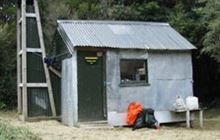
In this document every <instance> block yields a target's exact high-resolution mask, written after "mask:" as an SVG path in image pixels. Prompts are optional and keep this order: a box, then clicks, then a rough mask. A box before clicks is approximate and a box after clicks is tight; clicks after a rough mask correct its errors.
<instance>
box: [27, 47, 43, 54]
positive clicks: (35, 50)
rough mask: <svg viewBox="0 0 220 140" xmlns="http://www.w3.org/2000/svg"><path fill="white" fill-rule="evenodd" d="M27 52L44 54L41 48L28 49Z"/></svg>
mask: <svg viewBox="0 0 220 140" xmlns="http://www.w3.org/2000/svg"><path fill="white" fill-rule="evenodd" d="M26 50H27V52H37V53H42V50H41V49H40V48H27V49H26Z"/></svg>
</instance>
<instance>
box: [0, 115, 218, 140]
mask: <svg viewBox="0 0 220 140" xmlns="http://www.w3.org/2000/svg"><path fill="white" fill-rule="evenodd" d="M0 121H3V122H5V123H9V124H11V125H13V126H19V127H25V128H27V129H29V130H30V131H31V132H33V133H35V134H37V135H38V136H39V137H41V138H42V139H43V140H103V139H105V140H116V139H117V140H134V139H136V140H160V139H161V140H196V139H198V138H199V140H218V139H220V120H219V119H210V120H209V119H206V120H205V122H204V126H205V127H204V128H203V129H200V128H199V127H198V125H197V124H198V122H195V127H194V128H192V129H187V128H185V124H180V125H179V124H175V125H165V126H164V125H163V126H162V127H161V129H160V130H159V131H158V130H153V129H147V128H143V129H139V130H136V131H132V130H131V128H110V127H103V128H99V127H97V128H84V127H81V128H76V127H68V126H64V125H63V124H61V123H60V122H58V121H55V120H49V121H39V122H22V121H20V120H19V119H18V115H16V112H0Z"/></svg>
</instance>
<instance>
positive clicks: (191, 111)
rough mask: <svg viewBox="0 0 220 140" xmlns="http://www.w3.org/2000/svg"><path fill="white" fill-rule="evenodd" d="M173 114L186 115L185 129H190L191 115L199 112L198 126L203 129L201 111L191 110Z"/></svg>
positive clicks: (177, 111) (176, 111) (178, 111)
mask: <svg viewBox="0 0 220 140" xmlns="http://www.w3.org/2000/svg"><path fill="white" fill-rule="evenodd" d="M172 112H175V113H186V127H187V128H190V120H191V119H192V114H194V113H196V112H199V125H200V127H201V128H202V127H203V109H201V108H199V109H193V110H174V111H172Z"/></svg>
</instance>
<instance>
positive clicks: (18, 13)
mask: <svg viewBox="0 0 220 140" xmlns="http://www.w3.org/2000/svg"><path fill="white" fill-rule="evenodd" d="M20 14H21V10H20V9H19V8H18V9H17V105H18V108H17V109H18V113H19V114H20V113H22V112H21V88H20V86H19V84H20V83H21V67H20V65H21V62H20V55H19V52H20V51H21V50H20V48H21V36H20V34H21V27H20V23H19V20H20V18H21V16H20Z"/></svg>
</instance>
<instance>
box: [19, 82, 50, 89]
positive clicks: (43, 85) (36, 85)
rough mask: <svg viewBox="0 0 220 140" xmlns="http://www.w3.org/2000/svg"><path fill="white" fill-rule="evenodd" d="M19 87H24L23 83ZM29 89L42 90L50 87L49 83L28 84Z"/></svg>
mask: <svg viewBox="0 0 220 140" xmlns="http://www.w3.org/2000/svg"><path fill="white" fill-rule="evenodd" d="M19 87H23V83H20V84H19ZM27 87H31V88H34V87H36V88H37V87H41V88H43V87H45V88H46V87H48V86H47V83H27Z"/></svg>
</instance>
